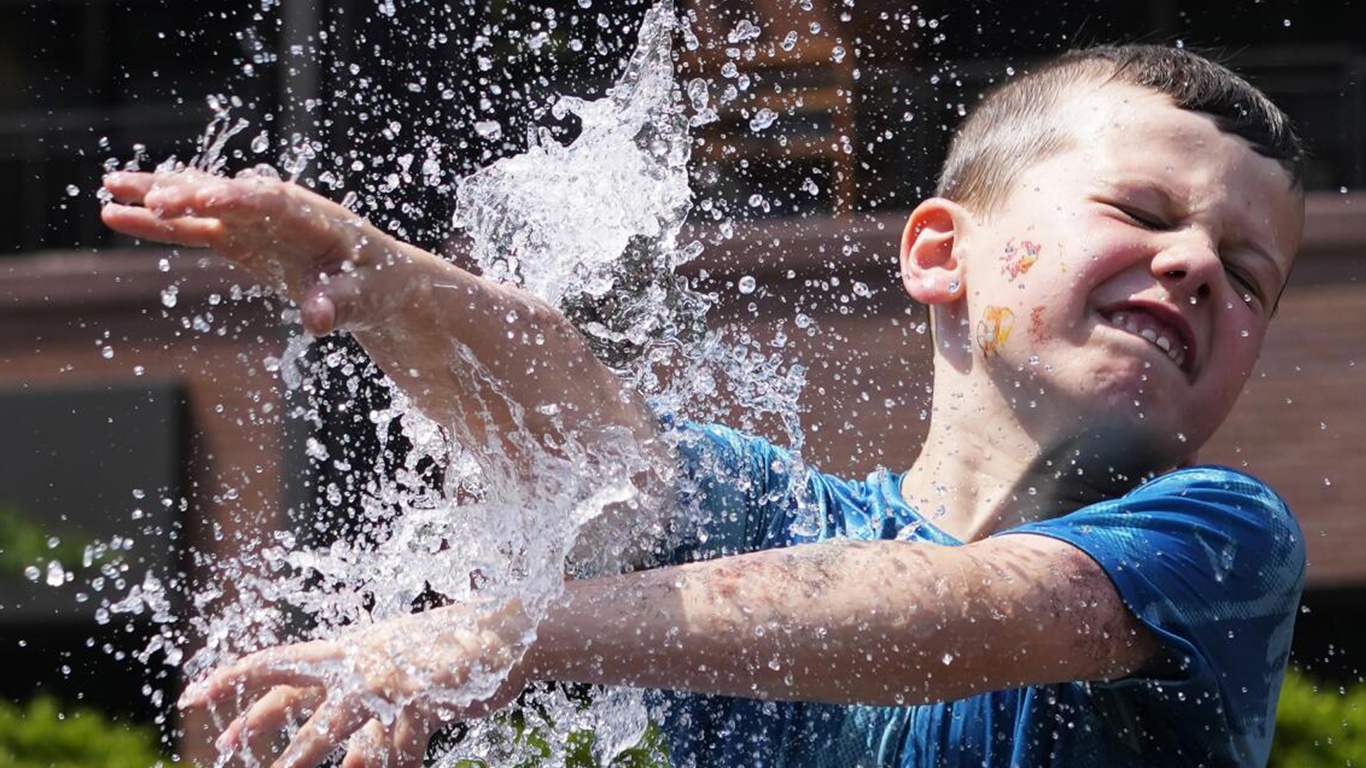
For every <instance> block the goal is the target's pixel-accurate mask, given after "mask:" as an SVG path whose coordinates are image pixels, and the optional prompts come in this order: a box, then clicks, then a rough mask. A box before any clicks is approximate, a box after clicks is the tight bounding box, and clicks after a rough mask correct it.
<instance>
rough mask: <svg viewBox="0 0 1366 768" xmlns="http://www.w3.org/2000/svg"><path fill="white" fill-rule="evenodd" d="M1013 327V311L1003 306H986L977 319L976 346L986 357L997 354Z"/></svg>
mask: <svg viewBox="0 0 1366 768" xmlns="http://www.w3.org/2000/svg"><path fill="white" fill-rule="evenodd" d="M1014 327H1015V313H1014V312H1011V311H1010V310H1009V309H1006V308H1005V307H987V308H986V311H985V312H983V313H982V319H981V320H978V321H977V346H979V347H981V348H982V354H983V355H986V356H987V357H991V356H992V355H996V354H999V353H1000V351H1001V348H1002V347H1004V346H1005V343H1006V339H1008V338H1010V331H1011V329H1012V328H1014Z"/></svg>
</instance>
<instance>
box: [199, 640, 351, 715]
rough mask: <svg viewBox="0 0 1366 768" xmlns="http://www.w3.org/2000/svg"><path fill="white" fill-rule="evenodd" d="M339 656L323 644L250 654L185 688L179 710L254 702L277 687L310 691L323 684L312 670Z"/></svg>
mask: <svg viewBox="0 0 1366 768" xmlns="http://www.w3.org/2000/svg"><path fill="white" fill-rule="evenodd" d="M341 654H342V651H341V649H340V648H338V647H337V646H336V645H335V644H334V643H330V642H327V641H324V640H315V641H313V642H308V643H295V644H294V645H286V646H280V647H277V648H270V649H267V650H264V651H260V652H257V653H253V654H251V655H249V656H247V657H245V658H243V659H241V660H239V661H237V662H236V663H234V664H230V665H228V666H226V667H223V668H221V669H218V670H217V671H215V672H214V673H213V674H211V675H209V677H208V678H207V679H205V680H203V681H201V682H198V683H195V684H193V685H191V686H189V687H188V688H186V689H185V692H184V693H183V694H181V697H180V701H179V706H180V707H181V708H187V707H199V706H205V705H216V704H218V703H220V702H221V701H223V700H224V699H227V698H229V697H233V698H244V699H249V698H255V697H256V696H257V695H259V694H261V693H264V692H265V691H266V690H268V689H270V688H273V687H275V686H277V685H293V686H295V687H299V688H305V687H314V686H317V685H319V684H321V683H322V682H323V679H322V675H321V672H320V671H319V670H317V669H316V666H317V665H318V664H320V663H322V662H326V661H330V660H334V659H336V658H338V657H339V656H340V655H341Z"/></svg>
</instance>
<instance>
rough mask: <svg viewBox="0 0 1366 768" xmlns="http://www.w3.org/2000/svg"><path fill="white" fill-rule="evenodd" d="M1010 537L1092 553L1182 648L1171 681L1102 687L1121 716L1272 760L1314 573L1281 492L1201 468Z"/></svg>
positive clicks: (1173, 645)
mask: <svg viewBox="0 0 1366 768" xmlns="http://www.w3.org/2000/svg"><path fill="white" fill-rule="evenodd" d="M1010 533H1033V534H1041V535H1045V536H1050V537H1053V538H1056V539H1060V540H1062V541H1066V542H1068V543H1070V544H1072V545H1073V546H1075V547H1077V548H1078V549H1081V550H1082V551H1083V552H1085V553H1087V554H1088V555H1089V556H1090V557H1091V558H1092V559H1093V560H1095V561H1096V562H1097V563H1098V564H1099V565H1100V566H1101V567H1102V568H1103V569H1104V570H1105V572H1106V574H1108V575H1109V578H1110V580H1111V581H1112V582H1113V583H1114V585H1115V588H1116V590H1117V591H1118V592H1119V595H1120V597H1121V598H1122V599H1123V600H1124V602H1125V604H1126V605H1128V607H1129V608H1130V609H1131V610H1132V611H1133V612H1134V614H1135V615H1136V616H1137V617H1138V618H1139V619H1140V620H1142V621H1143V622H1144V623H1145V624H1146V625H1147V626H1148V627H1150V628H1151V629H1152V630H1153V631H1154V632H1155V633H1156V634H1157V637H1158V639H1159V640H1160V641H1161V642H1162V644H1163V645H1164V647H1165V648H1166V650H1167V651H1168V652H1170V653H1171V655H1172V657H1173V659H1174V661H1175V665H1174V666H1175V671H1174V672H1172V673H1171V674H1169V675H1168V677H1167V679H1153V678H1145V677H1142V676H1131V677H1128V678H1124V679H1121V680H1116V681H1110V682H1107V683H1099V684H1091V686H1090V688H1091V689H1092V690H1093V691H1095V692H1097V694H1098V696H1099V698H1100V700H1101V701H1102V702H1103V701H1105V700H1108V701H1109V703H1110V704H1111V705H1113V706H1112V707H1111V708H1112V710H1113V714H1114V715H1115V716H1117V717H1119V718H1120V719H1128V720H1133V719H1135V718H1136V719H1137V720H1140V721H1141V720H1147V723H1146V727H1145V728H1143V730H1144V731H1150V732H1151V731H1153V730H1154V729H1155V728H1156V729H1164V728H1165V729H1174V730H1168V731H1167V732H1168V733H1184V734H1186V735H1189V736H1191V741H1190V743H1191V744H1194V745H1198V744H1200V743H1201V742H1202V740H1203V743H1204V744H1205V748H1208V747H1209V746H1210V745H1211V742H1212V741H1222V740H1224V739H1225V738H1227V739H1228V740H1229V741H1228V743H1227V744H1226V745H1225V746H1226V747H1227V748H1228V750H1229V752H1231V753H1232V754H1233V755H1236V756H1237V758H1238V759H1239V761H1240V764H1243V765H1261V764H1263V763H1264V762H1265V760H1266V753H1267V750H1269V748H1270V741H1271V732H1272V729H1273V727H1274V723H1275V708H1276V700H1277V697H1278V695H1279V691H1280V684H1281V680H1282V679H1283V677H1284V674H1285V667H1286V662H1287V660H1288V658H1289V654H1290V639H1291V633H1292V629H1293V625H1294V618H1295V609H1296V606H1297V604H1298V603H1299V598H1300V593H1301V591H1302V589H1303V585H1304V572H1305V553H1304V542H1303V537H1302V535H1301V533H1300V529H1299V526H1298V524H1297V523H1296V522H1295V519H1294V518H1293V517H1292V516H1291V514H1290V512H1289V510H1288V509H1287V508H1286V506H1285V503H1284V502H1283V501H1282V500H1281V499H1280V497H1279V496H1277V495H1276V494H1275V493H1274V492H1273V491H1272V490H1271V489H1270V488H1268V487H1267V486H1266V485H1265V484H1263V483H1261V482H1260V481H1258V480H1256V479H1255V478H1252V477H1250V476H1248V475H1245V474H1242V473H1240V472H1236V471H1234V470H1230V469H1225V468H1221V467H1197V468H1193V469H1186V470H1180V471H1177V472H1173V473H1170V474H1168V475H1164V476H1163V477H1160V478H1158V479H1156V480H1153V481H1151V482H1149V483H1146V484H1145V485H1143V486H1141V487H1139V488H1138V489H1135V490H1134V491H1133V492H1131V493H1129V494H1128V495H1126V496H1124V497H1122V498H1120V499H1116V500H1113V501H1109V502H1105V503H1102V504H1096V505H1093V506H1091V507H1087V508H1085V509H1083V510H1080V511H1078V512H1076V513H1073V514H1070V515H1066V516H1064V517H1061V518H1056V519H1053V520H1048V521H1042V522H1038V523H1031V524H1028V525H1024V526H1021V527H1019V528H1015V529H1012V530H1011V531H1010ZM1168 672H1170V670H1164V671H1163V674H1168ZM1107 694H1110V695H1108V696H1107ZM1113 694H1120V695H1113ZM1122 710H1128V711H1122ZM1130 725H1131V726H1132V725H1134V723H1131V724H1130ZM1129 730H1131V731H1133V732H1131V733H1130V736H1133V737H1135V738H1140V739H1141V738H1143V737H1144V736H1145V734H1143V733H1141V732H1138V731H1134V730H1133V728H1129ZM1148 735H1149V736H1150V735H1151V734H1148ZM1134 746H1135V747H1136V748H1142V747H1143V746H1144V745H1142V744H1138V743H1135V744H1134ZM1244 760H1245V761H1246V762H1242V761H1244Z"/></svg>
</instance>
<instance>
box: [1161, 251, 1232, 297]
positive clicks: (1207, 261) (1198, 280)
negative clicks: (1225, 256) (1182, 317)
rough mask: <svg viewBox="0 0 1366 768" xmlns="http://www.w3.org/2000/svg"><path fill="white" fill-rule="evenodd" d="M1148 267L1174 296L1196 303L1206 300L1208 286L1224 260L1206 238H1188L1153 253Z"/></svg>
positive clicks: (1221, 268) (1209, 286)
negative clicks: (1154, 254) (1221, 259)
mask: <svg viewBox="0 0 1366 768" xmlns="http://www.w3.org/2000/svg"><path fill="white" fill-rule="evenodd" d="M1151 270H1152V275H1153V277H1155V278H1157V280H1158V282H1160V283H1162V284H1163V286H1165V287H1166V288H1167V290H1169V291H1171V293H1172V294H1173V295H1178V296H1184V297H1186V298H1187V299H1190V300H1191V302H1192V303H1196V302H1202V301H1205V300H1207V299H1209V297H1210V294H1211V293H1212V292H1213V289H1212V288H1211V286H1212V285H1213V284H1214V281H1215V279H1217V277H1216V276H1217V275H1218V274H1219V273H1220V272H1222V271H1223V262H1222V261H1220V259H1219V253H1218V251H1217V250H1216V249H1215V247H1214V246H1213V244H1211V243H1210V242H1209V240H1208V239H1207V238H1204V237H1187V238H1183V239H1182V240H1181V241H1180V242H1174V243H1172V244H1171V245H1170V246H1169V247H1167V248H1164V249H1163V250H1162V251H1161V252H1159V253H1158V254H1157V255H1156V256H1154V257H1153V260H1152V264H1151Z"/></svg>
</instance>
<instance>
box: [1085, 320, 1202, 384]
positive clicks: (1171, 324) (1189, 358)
mask: <svg viewBox="0 0 1366 768" xmlns="http://www.w3.org/2000/svg"><path fill="white" fill-rule="evenodd" d="M1167 314H1168V313H1166V312H1160V311H1155V310H1153V309H1150V308H1148V307H1143V306H1137V305H1127V306H1123V307H1119V308H1116V309H1112V310H1109V311H1102V312H1101V313H1100V316H1101V319H1102V320H1104V321H1105V324H1106V325H1109V326H1110V327H1112V328H1116V329H1118V330H1121V331H1124V332H1126V333H1129V334H1132V335H1134V336H1137V337H1138V338H1140V339H1143V340H1144V341H1146V342H1148V343H1149V344H1151V345H1152V346H1153V348H1154V349H1156V350H1157V351H1158V352H1161V353H1162V355H1163V356H1165V357H1166V358H1167V359H1168V360H1170V361H1172V364H1174V365H1175V366H1176V367H1177V368H1180V369H1181V371H1182V372H1183V373H1185V374H1186V376H1187V378H1189V377H1190V376H1191V375H1192V374H1193V372H1194V362H1195V345H1194V343H1193V342H1192V339H1191V334H1190V331H1189V330H1188V329H1187V328H1186V327H1185V326H1184V325H1183V324H1181V323H1180V322H1178V321H1176V320H1174V319H1172V318H1170V317H1164V315H1167Z"/></svg>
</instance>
